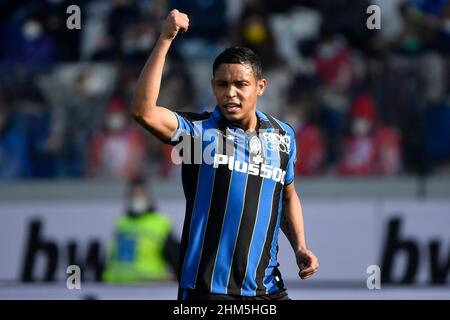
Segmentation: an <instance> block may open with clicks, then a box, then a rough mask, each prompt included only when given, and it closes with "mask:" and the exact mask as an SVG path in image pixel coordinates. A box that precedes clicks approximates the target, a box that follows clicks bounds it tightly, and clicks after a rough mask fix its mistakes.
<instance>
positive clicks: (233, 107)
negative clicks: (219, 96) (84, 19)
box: [223, 102, 241, 111]
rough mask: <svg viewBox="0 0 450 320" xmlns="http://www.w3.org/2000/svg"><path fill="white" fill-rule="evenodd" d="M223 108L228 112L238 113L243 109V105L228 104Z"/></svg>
mask: <svg viewBox="0 0 450 320" xmlns="http://www.w3.org/2000/svg"><path fill="white" fill-rule="evenodd" d="M223 107H224V108H225V109H226V110H227V111H236V110H238V109H240V108H241V104H240V103H234V102H232V103H226V104H224V105H223Z"/></svg>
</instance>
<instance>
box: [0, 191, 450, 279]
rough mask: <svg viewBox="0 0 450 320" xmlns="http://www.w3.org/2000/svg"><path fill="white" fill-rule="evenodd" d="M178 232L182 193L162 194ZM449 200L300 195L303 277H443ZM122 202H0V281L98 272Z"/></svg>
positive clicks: (447, 263) (289, 268) (291, 273)
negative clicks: (309, 269)
mask: <svg viewBox="0 0 450 320" xmlns="http://www.w3.org/2000/svg"><path fill="white" fill-rule="evenodd" d="M158 205H159V211H161V212H165V213H167V215H168V216H169V217H170V218H171V220H172V222H173V224H174V229H175V234H176V235H178V236H179V237H180V236H181V231H182V227H183V220H184V200H182V199H176V200H171V201H167V200H166V201H162V200H161V202H160V203H159V204H158ZM449 209H450V201H447V200H427V201H420V200H395V201H394V200H386V201H381V200H377V201H375V200H355V199H349V198H347V199H342V200H336V199H323V200H321V201H318V200H317V199H315V200H312V201H309V200H303V211H304V219H305V231H306V238H307V244H308V246H309V247H310V249H311V250H312V251H313V252H314V253H315V254H316V255H317V256H318V258H319V260H320V269H319V272H318V273H317V274H316V276H315V277H314V279H311V281H347V282H358V283H361V284H363V285H365V284H366V279H367V277H368V276H369V275H370V274H368V273H367V268H368V267H369V266H371V265H377V266H380V268H381V275H382V279H383V281H384V282H386V283H387V282H390V283H411V284H429V283H440V284H444V283H447V284H448V283H449V275H450V210H449ZM122 211H123V203H122V201H117V200H115V201H111V200H99V201H88V202H86V201H81V200H78V201H64V202H62V201H45V202H41V201H38V202H29V203H18V202H3V203H0V261H1V262H0V280H19V281H42V280H49V281H50V280H62V279H66V277H67V274H66V268H67V266H68V265H70V264H78V265H80V266H81V267H82V270H83V272H84V273H85V274H84V277H85V279H87V280H94V279H98V278H99V273H100V272H101V268H102V265H103V263H104V259H105V255H106V246H107V243H108V239H109V237H110V236H111V233H112V231H113V226H114V221H115V219H116V218H118V217H119V216H120V215H121V213H122ZM279 246H280V248H279V253H278V258H279V262H280V269H281V272H282V275H283V277H284V279H285V280H294V279H298V276H297V272H298V269H297V266H296V264H295V258H294V255H293V252H292V250H291V248H290V245H289V242H288V241H287V240H286V238H285V237H284V236H283V235H282V236H280V238H279Z"/></svg>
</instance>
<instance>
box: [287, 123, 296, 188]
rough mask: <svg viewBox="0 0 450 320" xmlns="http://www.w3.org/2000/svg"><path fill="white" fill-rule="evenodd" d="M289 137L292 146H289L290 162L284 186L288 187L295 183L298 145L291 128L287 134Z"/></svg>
mask: <svg viewBox="0 0 450 320" xmlns="http://www.w3.org/2000/svg"><path fill="white" fill-rule="evenodd" d="M286 133H287V134H288V135H289V140H290V145H289V161H288V165H287V168H286V178H285V182H284V185H285V186H287V185H289V184H291V183H292V182H293V181H294V168H295V163H296V162H297V144H296V142H295V132H294V130H293V129H292V128H291V127H290V126H289V130H288V131H287V132H286Z"/></svg>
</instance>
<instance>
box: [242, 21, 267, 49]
mask: <svg viewBox="0 0 450 320" xmlns="http://www.w3.org/2000/svg"><path fill="white" fill-rule="evenodd" d="M244 37H245V39H246V40H247V41H248V42H249V43H253V44H260V43H263V42H264V41H266V39H267V31H266V28H265V27H264V25H262V24H260V23H253V24H251V25H249V26H247V27H246V28H245V29H244Z"/></svg>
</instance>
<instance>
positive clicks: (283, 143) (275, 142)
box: [263, 132, 291, 154]
mask: <svg viewBox="0 0 450 320" xmlns="http://www.w3.org/2000/svg"><path fill="white" fill-rule="evenodd" d="M263 137H264V141H265V143H266V148H267V150H270V151H279V152H284V153H287V154H289V152H290V151H291V137H290V136H288V135H286V134H279V133H275V132H263Z"/></svg>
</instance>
